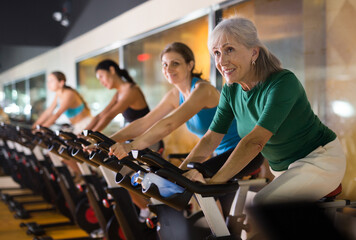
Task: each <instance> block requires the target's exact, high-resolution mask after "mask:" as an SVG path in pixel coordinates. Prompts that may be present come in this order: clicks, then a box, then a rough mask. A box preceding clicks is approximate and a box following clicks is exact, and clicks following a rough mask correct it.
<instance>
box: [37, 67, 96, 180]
mask: <svg viewBox="0 0 356 240" xmlns="http://www.w3.org/2000/svg"><path fill="white" fill-rule="evenodd" d="M47 85H48V89H49V90H51V91H53V92H55V93H56V96H55V97H54V99H53V101H52V103H51V105H50V106H49V107H48V108H47V109H46V110H45V111H44V112H43V113H42V114H41V115H40V117H39V118H38V119H37V120H36V121H35V123H34V124H33V125H32V127H33V128H35V127H36V126H37V125H41V126H43V127H50V126H52V125H53V124H54V123H55V122H56V120H57V119H58V118H59V117H60V116H61V115H62V114H64V115H66V116H67V117H68V119H69V121H70V123H71V125H72V126H73V133H75V134H79V133H81V132H82V131H83V129H84V127H85V126H86V125H88V123H89V122H90V121H91V118H92V117H91V114H90V110H89V108H88V107H87V104H86V102H85V101H84V99H83V98H82V96H81V95H80V94H79V93H78V92H77V91H76V90H74V89H73V88H71V87H69V86H67V85H66V76H65V75H64V74H63V73H62V72H58V71H55V72H52V73H51V74H50V75H49V76H48V82H47ZM56 108H57V111H55V110H56ZM62 161H63V162H65V164H67V165H68V166H69V167H70V168H71V169H72V170H73V171H74V172H75V173H77V174H78V175H79V174H80V170H79V168H78V165H77V163H76V162H75V161H73V160H66V159H62Z"/></svg>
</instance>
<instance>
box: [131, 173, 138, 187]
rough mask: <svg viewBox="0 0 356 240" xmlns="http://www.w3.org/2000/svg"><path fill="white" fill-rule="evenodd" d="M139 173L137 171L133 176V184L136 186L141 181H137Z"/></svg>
mask: <svg viewBox="0 0 356 240" xmlns="http://www.w3.org/2000/svg"><path fill="white" fill-rule="evenodd" d="M139 175H140V174H139V173H138V172H137V173H135V174H134V175H132V177H131V185H132V186H134V187H136V186H137V185H138V184H139V183H138V182H137V178H138V177H139Z"/></svg>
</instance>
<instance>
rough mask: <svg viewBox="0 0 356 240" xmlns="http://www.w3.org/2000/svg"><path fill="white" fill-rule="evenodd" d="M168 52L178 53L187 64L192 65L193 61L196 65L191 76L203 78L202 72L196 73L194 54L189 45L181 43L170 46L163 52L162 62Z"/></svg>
mask: <svg viewBox="0 0 356 240" xmlns="http://www.w3.org/2000/svg"><path fill="white" fill-rule="evenodd" d="M168 52H176V53H178V54H180V55H181V56H182V57H183V58H184V60H185V62H186V63H190V61H193V62H194V65H193V68H192V70H191V72H190V73H191V76H192V77H197V78H201V75H203V73H202V72H200V73H196V72H194V71H195V58H194V53H193V51H192V50H191V49H190V48H189V47H188V46H187V45H185V44H184V43H181V42H173V43H170V44H168V45H167V46H166V47H165V48H164V49H163V51H162V52H161V60H162V57H163V55H164V54H165V53H168Z"/></svg>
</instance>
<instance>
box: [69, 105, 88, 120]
mask: <svg viewBox="0 0 356 240" xmlns="http://www.w3.org/2000/svg"><path fill="white" fill-rule="evenodd" d="M84 109H85V104H84V103H82V104H80V105H79V106H78V107H75V108H68V109H67V110H66V111H65V112H64V114H65V115H66V116H67V117H68V118H73V117H75V116H77V115H78V114H80V113H81V112H83V111H84Z"/></svg>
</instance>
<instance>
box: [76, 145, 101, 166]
mask: <svg viewBox="0 0 356 240" xmlns="http://www.w3.org/2000/svg"><path fill="white" fill-rule="evenodd" d="M71 156H72V158H75V159H76V160H79V161H81V162H85V163H87V164H89V165H91V166H93V167H99V164H97V163H95V162H92V161H90V160H89V159H88V157H89V156H88V154H85V153H84V152H83V151H82V150H80V149H76V148H72V150H71Z"/></svg>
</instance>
